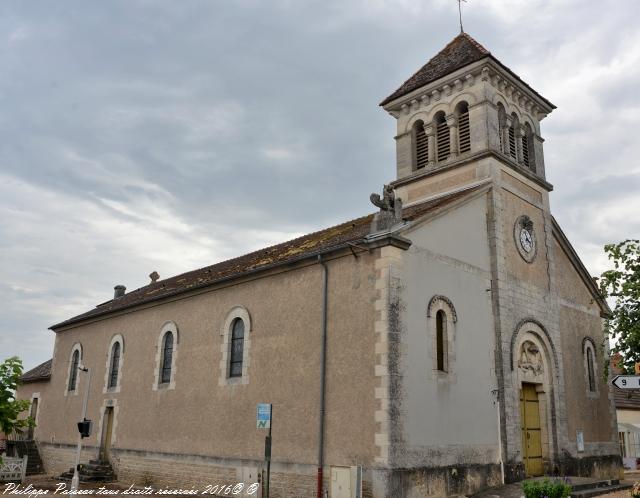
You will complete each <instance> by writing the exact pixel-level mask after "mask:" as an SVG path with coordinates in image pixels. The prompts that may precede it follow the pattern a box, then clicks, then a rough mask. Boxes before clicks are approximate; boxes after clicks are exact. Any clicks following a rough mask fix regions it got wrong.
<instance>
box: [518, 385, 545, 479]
mask: <svg viewBox="0 0 640 498" xmlns="http://www.w3.org/2000/svg"><path fill="white" fill-rule="evenodd" d="M520 420H521V423H522V460H523V463H524V468H525V472H526V474H527V476H538V475H542V473H543V470H544V468H543V464H542V437H541V433H540V403H539V402H538V393H537V391H536V387H535V385H533V384H523V385H522V390H521V391H520Z"/></svg>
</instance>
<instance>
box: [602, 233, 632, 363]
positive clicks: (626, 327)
mask: <svg viewBox="0 0 640 498" xmlns="http://www.w3.org/2000/svg"><path fill="white" fill-rule="evenodd" d="M604 251H605V253H607V255H608V257H609V259H610V260H611V261H613V269H612V270H608V271H605V272H604V273H603V274H602V275H601V277H600V291H601V292H602V294H603V295H604V297H606V298H607V299H608V300H609V302H610V303H611V302H613V304H614V307H613V311H612V314H611V316H610V317H609V318H608V319H607V320H606V321H605V332H606V334H607V337H608V338H610V339H612V340H613V341H614V344H613V347H612V348H611V349H612V352H613V353H620V354H621V355H622V362H621V365H620V366H621V367H623V368H624V370H625V371H626V372H627V373H634V365H635V363H636V362H640V240H637V239H635V240H633V239H630V240H625V241H623V242H620V243H618V244H607V245H606V246H604Z"/></svg>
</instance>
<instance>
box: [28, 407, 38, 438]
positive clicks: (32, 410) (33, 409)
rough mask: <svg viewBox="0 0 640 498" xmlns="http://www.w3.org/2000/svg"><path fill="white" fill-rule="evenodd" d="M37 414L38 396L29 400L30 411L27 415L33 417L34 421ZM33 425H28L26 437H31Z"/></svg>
mask: <svg viewBox="0 0 640 498" xmlns="http://www.w3.org/2000/svg"><path fill="white" fill-rule="evenodd" d="M37 415H38V398H33V399H32V400H31V412H30V413H29V416H30V417H31V418H32V419H33V422H34V423H35V421H36V416H37ZM34 429H35V427H29V433H28V438H29V439H33V431H34Z"/></svg>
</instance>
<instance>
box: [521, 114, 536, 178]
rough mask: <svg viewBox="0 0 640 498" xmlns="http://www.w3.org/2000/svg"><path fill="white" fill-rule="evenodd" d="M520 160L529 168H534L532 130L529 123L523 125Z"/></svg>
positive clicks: (533, 169)
mask: <svg viewBox="0 0 640 498" xmlns="http://www.w3.org/2000/svg"><path fill="white" fill-rule="evenodd" d="M522 161H523V162H524V165H525V166H526V167H527V168H529V169H530V170H532V171H534V172H535V170H536V165H535V161H534V160H533V132H532V131H531V126H530V125H529V123H526V124H525V125H524V136H523V137H522Z"/></svg>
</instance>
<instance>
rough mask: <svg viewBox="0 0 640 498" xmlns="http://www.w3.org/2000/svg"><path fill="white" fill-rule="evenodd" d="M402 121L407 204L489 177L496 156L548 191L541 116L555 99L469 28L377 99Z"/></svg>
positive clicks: (399, 148)
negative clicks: (524, 77)
mask: <svg viewBox="0 0 640 498" xmlns="http://www.w3.org/2000/svg"><path fill="white" fill-rule="evenodd" d="M380 105H381V106H382V107H383V108H384V109H385V110H386V111H387V112H388V113H389V114H391V116H393V117H394V118H395V119H396V122H397V135H396V137H395V139H396V180H395V181H394V182H393V183H392V186H393V188H394V189H395V190H396V194H397V195H399V196H400V197H401V198H402V200H403V202H404V204H405V205H410V204H413V203H415V202H419V201H420V200H421V199H424V198H427V197H430V196H432V195H435V194H438V193H444V192H447V191H451V190H454V189H456V188H459V187H462V186H464V185H467V184H468V185H472V184H475V183H478V182H480V181H482V180H483V179H484V180H486V179H489V178H490V177H491V176H492V171H494V170H495V167H492V166H496V164H499V165H500V168H503V167H506V168H508V169H510V170H512V172H513V173H515V176H516V177H521V178H522V177H524V178H523V179H524V180H525V181H526V182H527V183H529V184H532V183H533V184H535V185H536V186H537V189H540V191H541V193H543V194H547V193H548V192H549V191H550V190H552V188H553V187H552V186H551V185H550V184H549V183H548V182H547V181H546V178H545V167H544V156H543V148H542V143H543V139H542V137H541V136H540V121H541V120H542V119H543V118H544V117H546V116H547V114H549V113H550V112H551V111H552V110H553V109H555V106H554V105H553V104H552V103H551V102H549V101H548V100H547V99H545V98H544V97H542V96H541V95H540V94H539V93H537V92H536V91H535V90H533V88H531V87H530V86H529V85H527V84H526V83H525V82H524V81H522V80H521V79H520V78H519V77H518V76H517V75H516V74H515V73H514V72H513V71H511V70H510V69H509V68H508V67H506V66H505V65H504V64H502V63H501V62H500V61H498V59H496V58H495V57H494V56H493V55H492V54H491V52H489V51H488V50H487V49H486V48H484V47H483V46H482V45H480V44H479V43H478V42H477V41H475V40H474V39H473V38H472V37H471V36H469V35H468V34H467V33H464V32H463V33H460V34H459V35H458V36H456V37H455V38H454V39H453V40H452V41H451V42H450V43H449V44H448V45H447V46H446V47H445V48H444V49H442V50H441V51H440V52H439V53H438V54H437V55H436V56H435V57H433V58H432V59H431V60H429V61H428V62H427V63H426V64H425V65H424V66H423V67H422V68H420V69H419V70H418V71H417V72H416V73H415V74H414V75H413V76H411V77H410V78H409V79H408V80H407V81H405V82H404V83H403V84H402V85H401V86H400V88H398V89H397V90H396V91H395V92H393V93H392V94H391V95H390V96H389V97H387V98H386V99H385V100H384V101H383V102H382V103H381V104H380Z"/></svg>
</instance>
